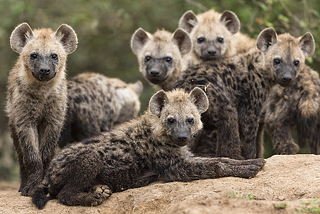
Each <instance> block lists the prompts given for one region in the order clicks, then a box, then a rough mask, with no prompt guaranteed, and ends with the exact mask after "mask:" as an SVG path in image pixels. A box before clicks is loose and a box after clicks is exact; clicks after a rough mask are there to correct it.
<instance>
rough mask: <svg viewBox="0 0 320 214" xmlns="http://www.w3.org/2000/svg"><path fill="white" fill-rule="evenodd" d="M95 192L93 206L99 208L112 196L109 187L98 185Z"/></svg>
mask: <svg viewBox="0 0 320 214" xmlns="http://www.w3.org/2000/svg"><path fill="white" fill-rule="evenodd" d="M93 189H94V192H93V202H92V203H91V206H97V205H99V204H101V203H102V202H103V201H104V200H106V199H107V198H109V197H110V196H111V194H112V192H111V190H110V189H109V187H108V186H107V185H98V186H95V187H94V188H93Z"/></svg>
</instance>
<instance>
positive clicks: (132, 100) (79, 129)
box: [59, 73, 143, 147]
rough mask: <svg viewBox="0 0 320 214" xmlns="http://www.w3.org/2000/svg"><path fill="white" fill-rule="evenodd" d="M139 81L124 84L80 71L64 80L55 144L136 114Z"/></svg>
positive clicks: (107, 127)
mask: <svg viewBox="0 0 320 214" xmlns="http://www.w3.org/2000/svg"><path fill="white" fill-rule="evenodd" d="M142 89H143V86H142V83H141V82H140V81H137V82H136V83H133V84H126V83H125V82H123V81H121V80H119V79H117V78H107V77H106V76H104V75H102V74H97V73H83V74H79V75H77V76H75V77H73V78H71V79H69V80H68V97H69V100H68V110H67V115H66V120H65V124H64V127H63V130H62V132H61V137H60V141H59V146H60V147H63V146H65V145H66V144H67V143H72V142H74V141H81V140H84V139H86V138H89V137H93V136H97V135H99V134H100V133H101V132H105V131H110V129H111V128H112V127H113V126H114V125H118V124H121V123H124V122H126V121H129V120H130V119H132V118H134V117H136V116H137V115H138V112H139V110H140V101H139V96H140V94H141V92H142Z"/></svg>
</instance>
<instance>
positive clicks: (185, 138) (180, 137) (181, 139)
mask: <svg viewBox="0 0 320 214" xmlns="http://www.w3.org/2000/svg"><path fill="white" fill-rule="evenodd" d="M187 139H188V138H187V136H186V135H183V134H181V135H179V136H178V140H179V141H180V142H185V141H186V140H187Z"/></svg>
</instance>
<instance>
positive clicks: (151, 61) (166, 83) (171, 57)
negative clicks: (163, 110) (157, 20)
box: [131, 28, 192, 90]
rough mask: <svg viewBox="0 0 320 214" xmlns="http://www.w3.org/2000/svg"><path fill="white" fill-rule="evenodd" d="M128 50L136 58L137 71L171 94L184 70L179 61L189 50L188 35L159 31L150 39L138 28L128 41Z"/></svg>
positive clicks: (147, 34) (178, 30)
mask: <svg viewBox="0 0 320 214" xmlns="http://www.w3.org/2000/svg"><path fill="white" fill-rule="evenodd" d="M131 49H132V51H133V53H134V54H136V55H137V58H138V62H139V70H140V72H141V73H142V74H143V75H144V77H145V78H146V79H147V80H148V81H149V82H150V83H152V84H153V85H156V86H158V87H160V88H162V89H164V90H171V89H172V86H173V84H174V83H175V82H176V79H177V78H178V77H179V76H181V71H182V70H184V69H185V65H184V64H183V61H182V57H183V56H184V55H186V54H187V53H189V52H190V50H191V49H192V44H191V40H190V38H189V36H188V34H187V33H186V32H185V31H184V30H182V29H177V30H176V31H175V32H174V33H169V32H168V31H165V30H158V31H156V32H155V33H154V34H153V35H151V34H150V33H148V32H146V31H144V30H143V29H141V28H139V29H138V30H136V32H135V33H134V34H133V36H132V39H131Z"/></svg>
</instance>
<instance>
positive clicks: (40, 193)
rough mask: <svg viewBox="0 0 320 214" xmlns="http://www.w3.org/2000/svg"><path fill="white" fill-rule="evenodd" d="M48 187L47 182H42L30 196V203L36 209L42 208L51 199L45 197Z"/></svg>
mask: <svg viewBox="0 0 320 214" xmlns="http://www.w3.org/2000/svg"><path fill="white" fill-rule="evenodd" d="M48 186H49V184H48V182H46V181H43V182H42V183H41V184H39V185H38V186H37V187H36V189H35V191H34V193H33V195H32V203H34V204H35V205H36V206H37V207H38V209H42V208H44V206H45V205H46V204H47V202H48V201H49V200H50V199H51V198H50V197H47V194H48Z"/></svg>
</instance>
